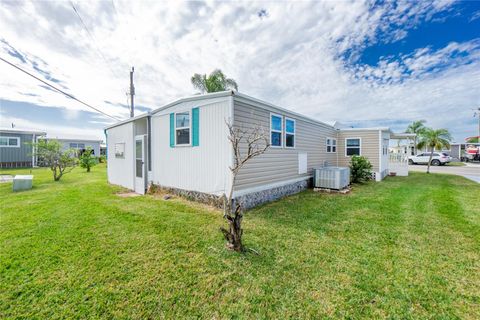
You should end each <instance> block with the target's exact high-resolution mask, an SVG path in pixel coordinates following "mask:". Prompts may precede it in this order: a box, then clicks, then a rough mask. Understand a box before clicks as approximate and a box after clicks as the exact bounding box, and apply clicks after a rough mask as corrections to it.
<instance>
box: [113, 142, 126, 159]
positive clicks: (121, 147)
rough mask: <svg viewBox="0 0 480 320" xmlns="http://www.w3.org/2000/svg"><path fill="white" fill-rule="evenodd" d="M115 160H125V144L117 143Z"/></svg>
mask: <svg viewBox="0 0 480 320" xmlns="http://www.w3.org/2000/svg"><path fill="white" fill-rule="evenodd" d="M115 158H120V159H123V158H125V143H115Z"/></svg>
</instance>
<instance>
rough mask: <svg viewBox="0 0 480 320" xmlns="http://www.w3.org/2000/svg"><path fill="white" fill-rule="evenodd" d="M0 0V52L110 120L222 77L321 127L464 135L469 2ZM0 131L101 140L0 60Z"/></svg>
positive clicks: (478, 50) (470, 126)
mask: <svg viewBox="0 0 480 320" xmlns="http://www.w3.org/2000/svg"><path fill="white" fill-rule="evenodd" d="M73 3H74V5H75V7H76V9H77V10H78V12H79V14H80V16H81V18H82V20H83V23H82V22H81V21H80V20H79V18H78V16H77V15H76V14H75V12H74V10H73V8H72V6H71V4H70V2H0V30H2V31H1V32H0V56H1V57H2V58H5V59H7V60H9V61H11V62H12V63H15V64H17V65H18V66H21V67H22V68H25V69H26V70H28V71H29V72H32V73H33V74H35V75H37V76H38V77H40V78H42V79H44V80H45V81H48V82H50V83H52V84H54V85H57V86H59V87H61V88H62V89H64V90H66V91H68V92H69V93H71V94H73V95H75V96H77V97H78V98H80V99H82V100H84V101H86V102H88V103H90V104H92V105H94V106H96V107H98V108H100V109H102V110H103V111H105V112H107V113H108V114H111V115H112V116H115V117H117V118H122V119H123V118H126V117H128V108H127V107H126V106H127V105H128V100H127V96H126V92H127V90H128V80H129V78H128V77H129V74H128V73H129V69H130V67H131V66H135V70H136V73H135V82H136V91H137V96H136V102H137V103H138V109H137V112H145V111H147V110H149V109H153V108H158V107H160V106H162V105H163V104H166V103H168V102H170V101H172V100H174V99H177V98H179V97H182V96H186V95H191V94H194V93H195V90H194V89H193V88H192V86H191V84H190V82H189V79H190V77H191V75H192V74H193V73H209V72H211V71H212V70H213V69H216V68H220V69H222V70H223V71H224V72H225V73H226V74H227V75H228V76H229V77H232V78H234V79H236V80H237V82H238V84H239V91H240V92H243V93H246V94H249V95H252V96H255V97H257V98H260V99H263V100H267V101H269V102H272V103H275V104H278V105H280V106H282V107H285V108H289V109H292V110H294V111H297V112H300V113H304V114H306V115H309V116H311V117H314V118H317V119H319V120H321V121H327V122H328V121H330V122H333V121H335V120H339V121H341V122H344V123H346V124H348V125H351V126H357V127H358V126H390V127H391V128H392V129H394V130H395V131H403V130H404V129H405V127H406V126H407V125H408V123H410V122H411V121H413V120H417V119H426V120H427V125H429V126H432V127H444V128H447V129H449V130H450V131H451V132H452V133H453V135H454V138H455V140H457V141H461V140H463V138H464V137H466V136H472V135H474V134H476V130H477V129H476V128H477V126H476V119H475V118H473V110H472V109H474V108H477V107H479V106H480V1H463V2H458V1H449V0H441V1H421V2H414V1H399V2H387V1H379V2H371V1H365V2H363V1H354V2H349V1H326V2H295V3H294V2H282V3H275V2H248V3H246V2H245V3H230V2H221V3H213V2H207V3H204V2H178V1H176V2H168V3H159V4H156V3H148V4H147V3H143V2H129V1H118V0H113V1H102V2H99V1H81V2H80V1H73ZM0 74H2V75H6V76H3V77H0V125H1V126H10V124H11V123H15V125H16V126H17V127H23V128H25V127H28V128H37V129H43V130H47V131H48V132H49V133H51V135H52V136H62V135H83V136H88V137H99V138H102V137H103V128H104V127H105V126H106V125H108V124H109V123H111V122H112V120H111V119H109V118H106V117H104V116H102V115H100V114H98V113H95V112H94V111H92V110H89V109H88V108H86V107H84V106H82V105H81V104H79V103H77V102H75V101H74V100H72V99H68V98H66V97H63V96H62V95H60V94H58V93H55V92H53V91H52V90H50V89H49V88H48V87H46V86H44V85H42V84H41V83H40V82H38V81H36V80H34V79H31V78H28V77H27V76H25V75H24V74H22V73H21V72H19V71H17V70H15V69H14V68H12V67H11V66H8V65H6V64H4V63H0Z"/></svg>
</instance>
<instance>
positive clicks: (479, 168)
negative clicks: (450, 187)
mask: <svg viewBox="0 0 480 320" xmlns="http://www.w3.org/2000/svg"><path fill="white" fill-rule="evenodd" d="M408 170H410V171H421V172H427V166H426V165H411V166H408ZM430 172H432V173H449V174H456V175H459V176H463V177H465V178H467V179H470V180H473V181H475V182H478V183H480V164H477V163H467V165H466V166H463V167H454V166H452V167H450V166H438V167H434V166H431V167H430Z"/></svg>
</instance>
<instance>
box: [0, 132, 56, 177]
mask: <svg viewBox="0 0 480 320" xmlns="http://www.w3.org/2000/svg"><path fill="white" fill-rule="evenodd" d="M45 134H46V133H45V132H43V131H39V130H22V129H15V128H1V129H0V168H28V167H34V166H36V165H37V159H36V157H35V155H34V145H33V143H35V142H37V140H38V138H39V137H43V136H45Z"/></svg>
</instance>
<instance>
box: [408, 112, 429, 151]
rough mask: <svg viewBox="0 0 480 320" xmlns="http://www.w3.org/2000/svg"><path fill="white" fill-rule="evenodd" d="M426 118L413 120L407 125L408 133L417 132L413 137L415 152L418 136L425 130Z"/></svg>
mask: <svg viewBox="0 0 480 320" xmlns="http://www.w3.org/2000/svg"><path fill="white" fill-rule="evenodd" d="M425 122H426V121H425V120H418V121H413V122H412V123H410V124H409V125H408V127H407V130H406V132H407V133H415V134H416V136H415V137H414V138H413V152H414V153H415V154H417V137H418V136H420V135H421V134H422V132H423V130H425V125H424V123H425Z"/></svg>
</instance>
